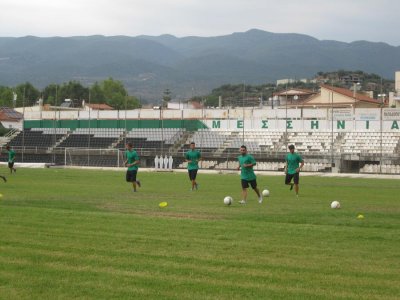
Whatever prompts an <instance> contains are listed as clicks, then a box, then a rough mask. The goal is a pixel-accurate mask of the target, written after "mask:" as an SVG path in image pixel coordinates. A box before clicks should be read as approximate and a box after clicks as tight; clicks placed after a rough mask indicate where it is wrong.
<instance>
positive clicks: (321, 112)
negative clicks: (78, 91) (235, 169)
mask: <svg viewBox="0 0 400 300" xmlns="http://www.w3.org/2000/svg"><path fill="white" fill-rule="evenodd" d="M54 127H55V128H70V129H76V128H124V129H127V130H130V129H132V128H184V129H187V130H198V129H200V128H211V129H217V130H218V129H225V130H232V131H234V130H236V131H238V130H239V131H240V130H243V129H244V130H251V129H255V130H266V131H269V130H271V131H295V132H297V131H298V132H302V131H308V132H309V131H336V132H346V131H381V130H382V131H399V130H400V129H399V128H400V109H398V108H397V109H396V108H383V109H376V108H369V109H368V108H360V109H352V108H343V109H336V108H334V109H330V108H328V109H273V110H272V109H243V108H242V109H203V110H201V109H200V110H199V109H198V110H193V109H188V110H151V109H139V110H130V111H56V112H49V111H46V112H27V113H26V114H25V115H24V128H54Z"/></svg>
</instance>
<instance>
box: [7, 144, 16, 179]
mask: <svg viewBox="0 0 400 300" xmlns="http://www.w3.org/2000/svg"><path fill="white" fill-rule="evenodd" d="M6 150H7V153H8V168H9V169H10V174H12V172H13V171H14V173H15V172H17V169H15V168H14V162H15V151H14V150H13V149H11V148H10V145H7V146H6Z"/></svg>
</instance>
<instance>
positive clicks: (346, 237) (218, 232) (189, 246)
mask: <svg viewBox="0 0 400 300" xmlns="http://www.w3.org/2000/svg"><path fill="white" fill-rule="evenodd" d="M5 172H6V169H5V168H3V173H5ZM124 177H125V173H124V172H117V171H100V170H72V169H36V170H34V169H19V170H18V172H17V173H16V174H15V175H14V174H13V175H10V176H8V182H7V183H4V184H3V183H2V182H1V183H0V193H1V194H2V197H1V200H0V299H71V298H81V299H111V298H114V299H191V300H192V299H399V295H400V271H399V270H400V180H387V179H385V180H384V179H349V178H327V177H306V176H303V177H301V181H300V184H301V185H300V199H299V200H297V199H296V198H295V196H294V192H293V191H292V192H290V191H289V188H288V187H287V186H285V185H284V184H283V180H284V177H283V176H258V184H259V187H260V188H261V189H263V188H264V187H267V188H268V189H269V190H270V192H271V195H270V197H268V198H265V200H264V203H262V204H261V205H260V204H259V203H258V202H257V198H256V196H255V194H254V192H253V191H251V190H250V191H249V198H248V204H247V205H245V206H240V205H239V204H238V201H239V200H240V180H239V176H238V175H233V174H231V175H229V174H227V175H222V174H218V175H217V174H215V175H211V174H202V172H201V170H200V172H199V174H198V182H199V184H200V188H199V190H198V191H195V192H190V191H189V189H190V182H189V180H188V178H187V174H186V173H146V172H140V171H139V176H138V177H139V179H141V181H142V188H140V189H139V192H138V193H133V192H132V190H131V187H130V185H129V184H127V183H125V181H124V180H125V178H124ZM227 195H230V196H232V197H233V199H234V202H233V205H231V206H225V205H224V204H223V198H224V197H225V196H227ZM333 200H339V201H340V203H341V205H342V208H341V209H337V210H335V209H331V208H330V203H331V202H332V201H333ZM162 201H167V202H168V207H166V208H159V206H158V204H159V203H160V202H162ZM359 214H363V215H364V216H365V218H364V219H362V220H360V219H357V216H358V215H359Z"/></svg>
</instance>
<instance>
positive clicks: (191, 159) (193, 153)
mask: <svg viewBox="0 0 400 300" xmlns="http://www.w3.org/2000/svg"><path fill="white" fill-rule="evenodd" d="M201 160H202V158H201V153H200V151H198V150H196V144H195V142H191V143H190V150H189V151H188V152H186V153H185V161H186V162H187V163H188V165H187V169H188V173H189V179H190V181H191V182H192V188H191V191H194V190H195V189H196V190H197V189H198V188H199V185H198V184H197V182H196V177H197V171H198V170H199V161H201Z"/></svg>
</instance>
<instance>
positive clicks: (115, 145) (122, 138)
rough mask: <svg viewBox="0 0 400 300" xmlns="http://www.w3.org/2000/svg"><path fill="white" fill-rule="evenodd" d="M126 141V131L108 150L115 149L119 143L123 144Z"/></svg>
mask: <svg viewBox="0 0 400 300" xmlns="http://www.w3.org/2000/svg"><path fill="white" fill-rule="evenodd" d="M124 139H126V131H125V130H124V131H123V132H122V133H121V135H120V136H119V138H118V140H116V141H115V142H114V143H112V144H111V146H110V147H108V149H115V148H116V147H117V145H118V144H119V143H121V142H122V141H123V140H124Z"/></svg>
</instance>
